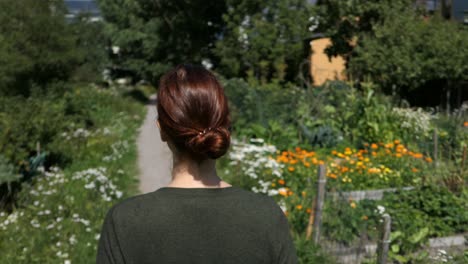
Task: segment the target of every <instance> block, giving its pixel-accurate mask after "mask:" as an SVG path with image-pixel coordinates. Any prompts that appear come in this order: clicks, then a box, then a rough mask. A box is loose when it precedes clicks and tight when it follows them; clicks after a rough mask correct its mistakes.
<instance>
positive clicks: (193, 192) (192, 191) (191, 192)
mask: <svg viewBox="0 0 468 264" xmlns="http://www.w3.org/2000/svg"><path fill="white" fill-rule="evenodd" d="M237 190H239V187H236V186H229V187H222V188H221V187H220V188H203V187H199V188H183V187H167V186H166V187H161V188H159V189H158V190H156V192H161V193H169V194H176V195H185V196H187V195H188V196H198V195H200V196H209V195H214V196H219V195H226V194H231V193H234V192H236V191H237Z"/></svg>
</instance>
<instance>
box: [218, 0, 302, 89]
mask: <svg viewBox="0 0 468 264" xmlns="http://www.w3.org/2000/svg"><path fill="white" fill-rule="evenodd" d="M226 3H227V12H226V13H225V14H223V21H224V23H225V24H226V26H225V29H224V30H223V35H222V38H220V39H218V41H217V42H216V49H215V53H216V55H217V56H218V57H219V58H220V67H219V68H218V69H217V70H219V71H220V72H221V73H223V74H224V75H225V76H227V77H246V76H249V77H251V78H255V79H257V80H258V81H260V83H262V84H265V83H266V82H268V81H270V80H273V79H276V80H279V81H284V80H287V81H295V80H296V78H297V74H298V72H300V65H301V63H302V61H303V60H304V59H305V58H306V56H307V54H308V53H309V50H308V43H306V41H305V39H306V38H307V37H308V31H307V24H308V23H309V22H308V18H309V13H310V6H311V5H310V4H308V3H307V1H304V0H279V1H269V2H265V1H258V0H256V1H247V0H227V1H226Z"/></svg>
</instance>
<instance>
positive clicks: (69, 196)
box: [0, 88, 145, 264]
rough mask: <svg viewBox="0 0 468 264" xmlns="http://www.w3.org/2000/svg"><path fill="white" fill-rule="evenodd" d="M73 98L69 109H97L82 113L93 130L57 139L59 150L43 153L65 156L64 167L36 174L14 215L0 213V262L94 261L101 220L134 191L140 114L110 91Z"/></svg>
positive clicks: (76, 129)
mask: <svg viewBox="0 0 468 264" xmlns="http://www.w3.org/2000/svg"><path fill="white" fill-rule="evenodd" d="M78 91H80V92H79V93H78V94H76V96H78V97H80V98H74V100H75V102H80V101H81V102H89V101H92V102H94V103H98V104H97V105H93V106H90V108H86V107H85V106H84V105H82V107H83V109H81V110H82V111H90V112H89V116H90V117H91V118H92V120H93V125H91V126H87V127H86V126H83V125H82V124H80V123H75V124H74V125H73V126H68V128H67V129H66V130H64V131H62V132H61V133H59V134H58V135H59V138H57V139H56V141H57V142H58V141H60V144H51V145H49V147H50V146H55V149H50V148H47V149H45V151H46V152H48V151H55V152H56V153H62V152H68V153H69V157H70V159H71V162H67V163H64V164H63V167H62V168H60V167H57V166H44V167H40V168H39V171H37V175H36V176H35V177H33V178H32V180H31V181H30V182H24V183H23V187H22V190H21V191H20V192H19V194H18V196H17V201H16V208H14V210H13V211H12V212H11V213H7V212H6V211H4V212H0V252H2V256H1V257H0V258H1V260H2V261H1V262H2V263H6V264H8V263H15V264H16V263H69V264H71V263H73V264H75V263H83V264H84V263H93V262H95V256H96V249H97V242H98V239H99V234H100V231H101V230H100V229H101V226H102V221H103V220H104V216H105V213H106V212H107V210H108V209H109V208H110V207H111V206H112V204H113V203H115V202H117V201H118V200H120V199H124V198H125V197H128V196H130V195H133V194H135V192H136V190H137V188H136V187H137V186H136V179H135V178H134V177H135V175H136V174H137V167H136V147H135V144H134V143H133V142H134V137H135V136H136V133H137V128H138V127H139V126H140V123H141V121H142V120H143V118H142V117H143V115H144V113H145V112H144V111H145V107H144V106H143V105H142V104H140V103H138V102H136V101H134V100H133V99H130V98H128V97H123V96H121V95H119V93H117V92H116V91H112V90H109V91H107V90H97V89H94V88H89V89H87V88H86V89H79V90H78V89H77V90H76V92H78ZM80 104H81V103H80ZM77 106H78V105H77ZM76 109H80V107H77V108H76ZM52 125H53V124H52ZM46 163H47V156H46Z"/></svg>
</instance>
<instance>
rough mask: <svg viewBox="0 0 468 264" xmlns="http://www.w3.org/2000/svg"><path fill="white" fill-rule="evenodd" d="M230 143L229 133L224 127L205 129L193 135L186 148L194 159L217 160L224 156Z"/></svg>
mask: <svg viewBox="0 0 468 264" xmlns="http://www.w3.org/2000/svg"><path fill="white" fill-rule="evenodd" d="M230 143H231V133H230V132H229V131H228V129H227V128H225V127H217V128H211V129H206V130H205V131H204V132H201V133H200V132H198V133H197V134H195V135H193V136H192V137H191V138H190V139H189V140H188V141H187V143H186V148H187V150H189V151H190V152H191V153H192V154H194V156H195V157H198V158H201V159H206V158H210V159H217V158H219V157H221V156H223V155H224V154H226V152H227V150H228V148H229V145H230Z"/></svg>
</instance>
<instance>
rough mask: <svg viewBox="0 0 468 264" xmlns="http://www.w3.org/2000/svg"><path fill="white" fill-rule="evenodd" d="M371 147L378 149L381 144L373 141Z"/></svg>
mask: <svg viewBox="0 0 468 264" xmlns="http://www.w3.org/2000/svg"><path fill="white" fill-rule="evenodd" d="M371 148H372V149H378V148H379V146H378V145H377V144H375V143H372V145H371Z"/></svg>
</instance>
